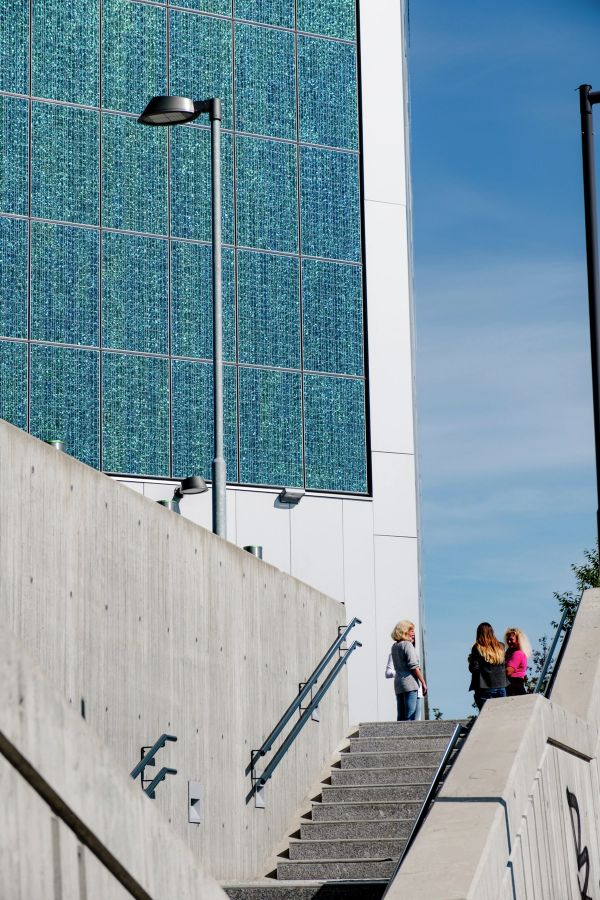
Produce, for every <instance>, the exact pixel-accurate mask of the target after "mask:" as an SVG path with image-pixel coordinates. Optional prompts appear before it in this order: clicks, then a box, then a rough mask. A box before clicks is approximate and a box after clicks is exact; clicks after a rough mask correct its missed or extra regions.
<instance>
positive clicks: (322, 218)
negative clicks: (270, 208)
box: [300, 147, 361, 262]
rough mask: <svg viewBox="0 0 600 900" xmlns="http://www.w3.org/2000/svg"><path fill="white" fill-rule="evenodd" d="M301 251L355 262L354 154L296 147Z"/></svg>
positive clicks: (357, 208)
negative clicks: (298, 149) (297, 150)
mask: <svg viewBox="0 0 600 900" xmlns="http://www.w3.org/2000/svg"><path fill="white" fill-rule="evenodd" d="M300 204H301V207H302V212H301V219H302V226H301V227H302V253H303V254H304V255H305V256H320V257H324V258H325V259H340V260H350V261H355V262H359V261H360V254H361V245H360V195H359V173H358V157H357V156H356V155H355V154H353V153H338V152H336V151H334V150H320V149H318V148H316V147H302V148H301V151H300Z"/></svg>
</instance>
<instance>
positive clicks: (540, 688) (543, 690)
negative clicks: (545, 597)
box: [533, 601, 581, 697]
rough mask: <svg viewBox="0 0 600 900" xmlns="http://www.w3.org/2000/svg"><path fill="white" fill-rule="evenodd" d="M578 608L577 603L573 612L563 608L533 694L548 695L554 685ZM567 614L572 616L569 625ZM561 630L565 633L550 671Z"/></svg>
mask: <svg viewBox="0 0 600 900" xmlns="http://www.w3.org/2000/svg"><path fill="white" fill-rule="evenodd" d="M580 602H581V601H580ZM578 609H579V603H578V604H577V609H576V610H575V612H574V613H573V612H572V610H567V609H565V611H564V613H563V614H562V618H561V620H560V622H559V623H558V627H557V629H556V634H555V635H554V640H553V641H552V645H551V647H550V650H549V651H548V653H547V654H546V659H545V660H544V665H543V667H542V671H541V672H540V677H539V678H538V680H537V684H536V686H535V687H534V689H533V693H534V694H543V695H544V696H545V697H549V696H550V693H551V691H552V687H553V685H554V678H555V675H556V672H557V671H558V667H559V666H560V663H561V661H562V658H563V654H564V652H565V650H566V647H567V644H568V642H569V637H570V635H571V630H572V628H573V622H574V621H575V616H576V615H577V610H578ZM569 615H572V616H573V620H572V621H571V624H570V625H567V618H568V616H569ZM563 631H564V632H565V634H564V637H563V640H562V644H561V645H560V650H559V652H558V657H557V659H556V663H555V664H554V666H553V668H552V671H551V672H550V666H552V662H553V659H554V654H555V652H556V647H557V645H558V642H559V640H560V636H561V634H562V632H563ZM548 675H549V677H548ZM547 678H548V683H547V684H546V685H545V687H544V684H545V681H546V679H547Z"/></svg>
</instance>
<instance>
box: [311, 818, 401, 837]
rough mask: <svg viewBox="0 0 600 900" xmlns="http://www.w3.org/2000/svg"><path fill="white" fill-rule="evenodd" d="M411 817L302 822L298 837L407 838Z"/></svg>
mask: <svg viewBox="0 0 600 900" xmlns="http://www.w3.org/2000/svg"><path fill="white" fill-rule="evenodd" d="M412 827H413V819H381V818H380V819H371V820H369V821H366V822H363V821H356V820H345V821H341V822H303V823H302V827H301V829H300V838H301V840H303V841H338V840H342V839H345V838H348V839H350V838H352V839H355V840H356V839H360V840H369V839H370V840H384V839H386V838H387V839H393V838H396V839H399V838H404V839H405V840H406V838H408V836H409V835H410V832H411V831H412Z"/></svg>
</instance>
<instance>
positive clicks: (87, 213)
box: [31, 103, 100, 225]
mask: <svg viewBox="0 0 600 900" xmlns="http://www.w3.org/2000/svg"><path fill="white" fill-rule="evenodd" d="M31 139H32V158H31V214H32V215H33V216H36V217H39V218H41V219H55V220H59V221H64V222H81V223H84V224H88V225H97V224H98V221H99V210H98V180H99V176H98V170H99V156H98V155H99V150H100V142H99V123H98V113H97V112H94V111H93V110H89V109H76V108H75V107H71V106H58V105H57V104H54V103H52V104H50V103H34V104H33V109H32V138H31Z"/></svg>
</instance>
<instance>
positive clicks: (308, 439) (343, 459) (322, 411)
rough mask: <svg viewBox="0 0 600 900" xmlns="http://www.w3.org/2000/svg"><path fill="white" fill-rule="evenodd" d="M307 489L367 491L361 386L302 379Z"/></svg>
mask: <svg viewBox="0 0 600 900" xmlns="http://www.w3.org/2000/svg"><path fill="white" fill-rule="evenodd" d="M304 453H305V458H306V486H307V487H308V488H314V489H316V490H321V491H350V492H352V493H359V494H363V493H366V491H367V464H366V438H365V397H364V382H363V381H362V379H361V380H359V379H350V378H328V377H325V376H322V375H305V376H304Z"/></svg>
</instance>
